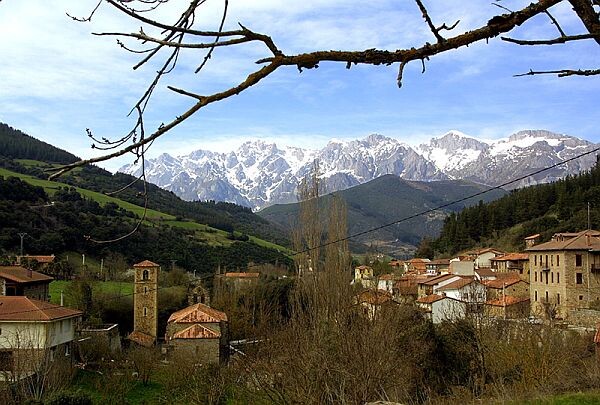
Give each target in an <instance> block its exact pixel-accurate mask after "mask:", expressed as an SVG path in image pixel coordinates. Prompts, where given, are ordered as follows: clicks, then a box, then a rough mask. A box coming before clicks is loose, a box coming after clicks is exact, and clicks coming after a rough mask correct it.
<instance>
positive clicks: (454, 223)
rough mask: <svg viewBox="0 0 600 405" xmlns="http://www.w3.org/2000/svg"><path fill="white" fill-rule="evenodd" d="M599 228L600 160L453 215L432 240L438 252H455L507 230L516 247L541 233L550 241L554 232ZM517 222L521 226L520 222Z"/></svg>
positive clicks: (496, 236) (493, 237)
mask: <svg viewBox="0 0 600 405" xmlns="http://www.w3.org/2000/svg"><path fill="white" fill-rule="evenodd" d="M588 202H589V203H590V219H591V221H590V222H591V227H592V228H598V227H600V160H599V163H596V166H595V167H594V168H592V169H591V170H590V171H586V172H582V173H581V174H579V175H576V176H568V177H566V178H564V179H562V180H559V181H556V182H554V183H550V184H541V185H536V186H531V187H526V188H523V189H518V190H514V191H512V192H511V193H510V194H508V195H506V196H505V197H503V198H500V199H499V200H496V201H492V202H490V203H487V204H484V203H483V202H480V203H479V204H478V205H475V206H472V207H469V208H465V209H464V210H463V211H461V212H460V213H458V214H455V213H453V214H450V216H448V217H447V218H446V220H445V222H444V227H443V229H442V232H441V234H440V237H439V238H438V239H436V240H435V241H434V242H433V248H434V249H435V250H436V252H438V253H443V254H454V253H456V252H459V251H461V250H463V249H466V248H471V247H473V246H481V245H485V244H489V243H493V241H494V240H496V239H498V238H500V237H502V236H506V235H509V238H510V241H511V244H512V246H514V247H515V248H519V247H521V246H522V242H523V238H525V237H526V236H529V235H532V234H536V233H540V234H541V236H542V240H548V239H549V238H550V237H551V236H552V234H554V233H556V232H566V231H580V230H583V229H586V228H587V226H588V225H587V217H588V216H587V207H588ZM517 225H518V226H517Z"/></svg>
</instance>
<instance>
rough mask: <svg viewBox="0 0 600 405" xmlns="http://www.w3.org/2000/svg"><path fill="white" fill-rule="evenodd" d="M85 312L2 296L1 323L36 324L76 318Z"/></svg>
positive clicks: (25, 298) (28, 299)
mask: <svg viewBox="0 0 600 405" xmlns="http://www.w3.org/2000/svg"><path fill="white" fill-rule="evenodd" d="M82 314H83V312H81V311H79V310H76V309H71V308H66V307H61V306H60V305H54V304H51V303H49V302H46V301H39V300H34V299H32V298H28V297H23V296H10V297H6V296H0V321H7V322H9V321H15V322H36V321H42V322H43V321H55V320H58V319H67V318H75V317H78V316H81V315H82Z"/></svg>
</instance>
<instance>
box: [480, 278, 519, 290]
mask: <svg viewBox="0 0 600 405" xmlns="http://www.w3.org/2000/svg"><path fill="white" fill-rule="evenodd" d="M519 282H523V283H526V281H523V280H521V279H520V278H518V277H502V278H497V279H495V280H485V281H483V284H484V285H485V286H486V287H488V288H496V289H500V288H503V287H509V286H511V285H513V284H517V283H519Z"/></svg>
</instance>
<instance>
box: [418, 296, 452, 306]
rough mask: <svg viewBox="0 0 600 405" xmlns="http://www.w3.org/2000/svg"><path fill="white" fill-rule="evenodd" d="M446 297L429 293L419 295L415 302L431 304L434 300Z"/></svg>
mask: <svg viewBox="0 0 600 405" xmlns="http://www.w3.org/2000/svg"><path fill="white" fill-rule="evenodd" d="M445 298H448V297H446V296H445V295H440V294H430V295H426V296H424V297H421V298H419V299H418V300H417V302H419V303H421V304H433V303H434V302H437V301H440V300H443V299H445Z"/></svg>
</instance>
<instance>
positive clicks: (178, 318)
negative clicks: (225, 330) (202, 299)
mask: <svg viewBox="0 0 600 405" xmlns="http://www.w3.org/2000/svg"><path fill="white" fill-rule="evenodd" d="M221 321H225V322H227V314H225V312H221V311H218V310H216V309H214V308H211V307H209V306H208V305H204V304H200V303H198V304H194V305H191V306H189V307H187V308H184V309H180V310H179V311H176V312H173V313H172V314H171V316H170V317H169V320H168V321H167V322H168V323H172V322H174V323H218V322H221Z"/></svg>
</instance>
